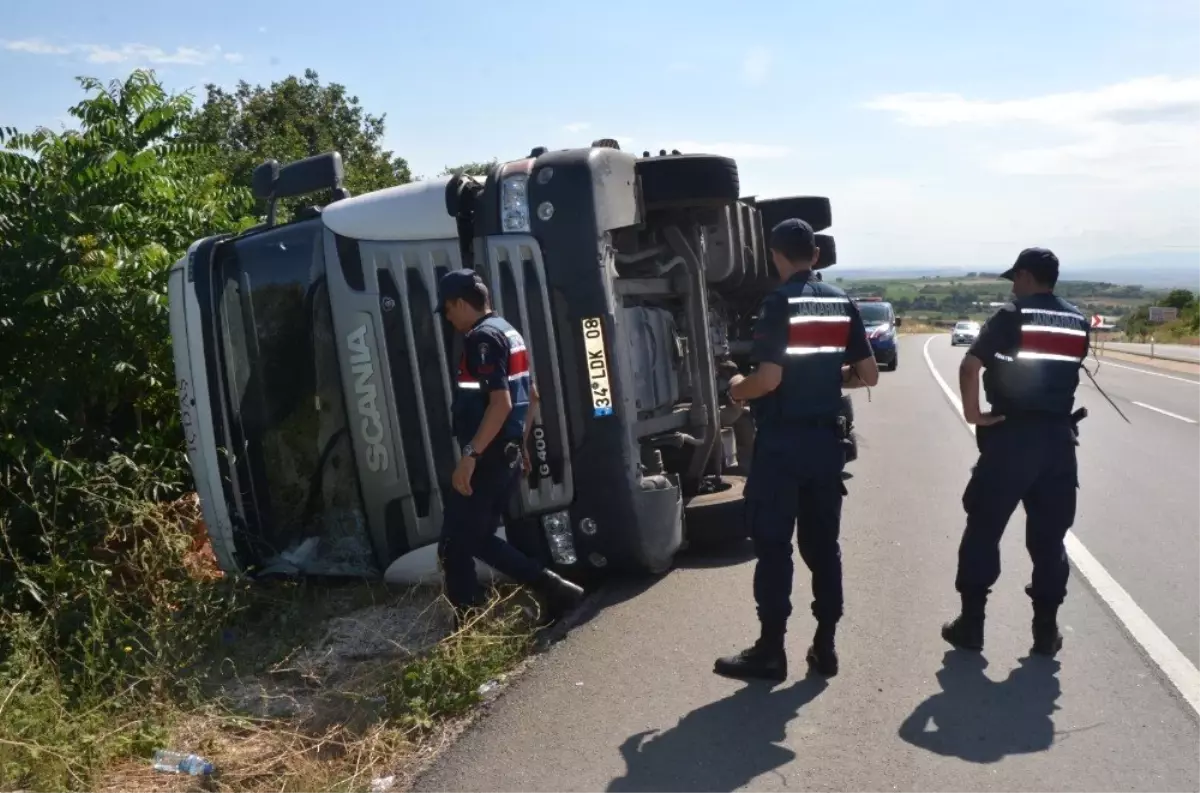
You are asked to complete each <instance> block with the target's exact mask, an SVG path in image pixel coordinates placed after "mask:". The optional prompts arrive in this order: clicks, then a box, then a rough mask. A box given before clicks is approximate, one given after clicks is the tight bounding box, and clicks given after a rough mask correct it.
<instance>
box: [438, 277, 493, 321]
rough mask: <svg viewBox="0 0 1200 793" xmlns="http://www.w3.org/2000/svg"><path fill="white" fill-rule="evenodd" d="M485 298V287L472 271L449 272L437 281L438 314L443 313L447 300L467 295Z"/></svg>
mask: <svg viewBox="0 0 1200 793" xmlns="http://www.w3.org/2000/svg"><path fill="white" fill-rule="evenodd" d="M472 294H479V295H484V296H485V297H486V296H487V286H486V285H485V284H484V283H483V279H482V278H480V277H479V273H477V272H475V271H474V270H451V271H450V272H448V273H446V274H445V275H443V276H442V280H440V281H438V305H437V308H436V309H435V311H436V312H437V313H438V314H441V313H443V312H445V310H446V301H447V300H457V299H460V298H464V297H467V296H468V295H472Z"/></svg>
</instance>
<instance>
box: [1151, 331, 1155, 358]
mask: <svg viewBox="0 0 1200 793" xmlns="http://www.w3.org/2000/svg"><path fill="white" fill-rule="evenodd" d="M1150 357H1151V358H1153V357H1154V337H1153V336H1151V337H1150Z"/></svg>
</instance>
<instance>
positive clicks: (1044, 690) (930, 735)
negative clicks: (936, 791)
mask: <svg viewBox="0 0 1200 793" xmlns="http://www.w3.org/2000/svg"><path fill="white" fill-rule="evenodd" d="M1019 664H1020V666H1018V667H1017V668H1016V669H1014V670H1013V671H1012V672H1011V673H1010V674H1009V676H1008V678H1007V679H1005V680H1003V681H1001V682H999V683H994V682H992V680H991V679H989V678H988V677H987V676H986V675H985V674H984V673H983V670H984V669H986V668H987V660H986V659H985V658H984V657H983V656H982V655H980V654H978V653H971V652H963V651H961V650H950V651H948V652H947V653H946V655H945V657H943V659H942V668H941V669H940V670H938V673H937V678H938V682H939V683H941V685H942V690H941V692H940V693H938V694H934V695H933V696H932V697H930V698H929V699H927V700H925V701H924V702H922V703H921V704H920V705H918V706H917V709H916V710H914V711H913V713H912V715H911V716H909V717H908V718H907V719H905V720H904V723H903V724H901V725H900V731H899V732H900V737H901V738H902V739H903V740H905V741H907V742H908V743H910V744H912V745H913V746H917V747H919V748H921V749H926V750H928V751H930V752H933V753H934V754H940V755H945V756H953V757H958V758H961V759H963V760H966V761H968V762H971V763H995V762H997V761H999V760H1001V759H1003V758H1004V757H1006V756H1007V755H1013V754H1027V753H1030V752H1042V751H1045V750H1047V749H1049V748H1050V746H1051V744H1053V743H1054V722H1053V721H1052V720H1051V718H1050V717H1051V714H1053V713H1054V711H1055V710H1057V709H1058V706H1057V705H1056V704H1055V702H1056V701H1057V700H1058V697H1059V695H1060V694H1061V693H1062V688H1061V686H1060V685H1059V682H1058V677H1057V673H1058V670H1059V663H1058V661H1055V660H1053V659H1050V658H1040V657H1036V656H1032V655H1031V656H1027V657H1025V658H1022V659H1020V661H1019Z"/></svg>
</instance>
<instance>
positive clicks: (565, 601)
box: [537, 570, 587, 617]
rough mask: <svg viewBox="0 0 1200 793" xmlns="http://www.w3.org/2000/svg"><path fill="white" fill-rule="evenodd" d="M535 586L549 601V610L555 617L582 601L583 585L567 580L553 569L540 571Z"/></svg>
mask: <svg viewBox="0 0 1200 793" xmlns="http://www.w3.org/2000/svg"><path fill="white" fill-rule="evenodd" d="M537 587H538V589H539V590H541V592H542V593H543V594H544V595H545V596H546V600H547V601H549V603H548V605H549V606H550V611H551V613H552V614H553V616H555V617H561V616H562V615H564V614H566V613H567V612H569V611H571V610H572V609H574V608H575V607H576V606H578V605H579V604H580V603H582V602H583V597H584V595H585V594H587V593H586V592H584V591H583V587H581V586H579V585H578V584H576V583H574V582H572V581H568V580H567V579H565V578H563V577H562V576H560V575H559V574H558V573H556V572H554V571H553V570H544V571H542V576H541V578H540V579H539V581H538V583H537Z"/></svg>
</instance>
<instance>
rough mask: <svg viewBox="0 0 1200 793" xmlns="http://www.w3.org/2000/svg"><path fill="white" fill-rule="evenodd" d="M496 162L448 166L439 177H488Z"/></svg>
mask: <svg viewBox="0 0 1200 793" xmlns="http://www.w3.org/2000/svg"><path fill="white" fill-rule="evenodd" d="M496 162H497V161H496V160H494V159H493V160H489V161H488V162H466V163H463V164H462V165H458V166H449V165H448V166H446V168H445V169H443V171H442V172H441V173H440V174H438V176H456V175H458V174H465V175H467V176H487V175H488V171H489V170H491V167H492V166H493V165H495V164H496Z"/></svg>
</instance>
